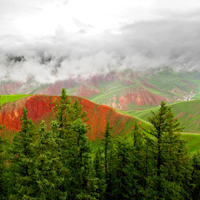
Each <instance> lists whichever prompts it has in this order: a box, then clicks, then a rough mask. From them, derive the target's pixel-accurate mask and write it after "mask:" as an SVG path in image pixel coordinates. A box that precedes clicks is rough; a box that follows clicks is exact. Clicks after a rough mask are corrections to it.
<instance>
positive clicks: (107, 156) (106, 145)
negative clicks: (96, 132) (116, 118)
mask: <svg viewBox="0 0 200 200" xmlns="http://www.w3.org/2000/svg"><path fill="white" fill-rule="evenodd" d="M111 130H112V127H111V126H110V122H109V121H108V122H107V124H106V127H105V132H104V135H103V136H104V138H103V154H104V171H105V181H106V191H105V199H111V196H112V189H111V188H112V182H113V180H112V178H114V177H113V176H112V174H113V167H114V166H112V167H111V165H114V163H115V157H114V148H112V147H113V138H112V136H111ZM112 151H113V152H112Z"/></svg>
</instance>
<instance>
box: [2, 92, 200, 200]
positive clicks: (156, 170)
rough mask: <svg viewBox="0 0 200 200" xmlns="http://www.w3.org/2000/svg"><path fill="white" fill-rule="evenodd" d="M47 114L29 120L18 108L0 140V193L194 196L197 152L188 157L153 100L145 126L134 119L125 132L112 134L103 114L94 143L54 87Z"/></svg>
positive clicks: (89, 197)
mask: <svg viewBox="0 0 200 200" xmlns="http://www.w3.org/2000/svg"><path fill="white" fill-rule="evenodd" d="M53 111H54V116H55V119H54V120H53V121H52V122H51V127H50V128H49V129H48V130H47V128H46V124H45V122H44V121H42V122H41V123H40V125H39V126H38V127H35V125H34V124H33V122H32V120H31V119H29V118H28V116H27V110H26V109H25V108H24V109H23V116H22V118H21V130H20V131H19V132H18V133H17V134H16V135H15V136H14V137H13V140H12V142H11V143H10V142H8V141H7V140H6V139H3V138H1V139H0V199H2V200H3V199H11V200H22V199H23V200H51V199H52V200H54V199H55V200H58V199H59V200H60V199H61V200H65V199H69V200H74V199H81V200H95V199H99V200H125V199H135V200H152V199H156V200H163V199H166V200H168V199H169V200H171V199H176V200H178V199H181V200H188V199H191V200H198V199H200V192H199V191H200V181H199V180H200V153H199V151H197V152H196V153H195V154H194V156H193V157H192V158H191V157H190V156H189V154H188V151H187V147H186V143H187V141H186V140H184V139H183V138H182V137H181V134H180V132H181V131H182V130H183V128H181V127H180V122H179V121H178V119H177V118H174V115H173V113H172V111H171V108H170V107H169V106H167V105H166V104H165V102H161V105H160V109H159V112H158V113H154V112H152V117H149V122H150V123H151V124H152V128H151V129H150V130H144V129H141V127H140V126H139V125H138V124H137V123H135V124H133V129H132V130H131V133H130V134H131V137H129V138H127V137H126V136H124V137H120V136H118V137H114V136H113V135H111V132H112V126H111V125H110V123H109V121H108V122H107V125H106V127H105V131H104V133H103V139H102V140H101V141H100V142H101V144H100V145H99V146H98V147H96V148H95V150H94V147H93V146H92V144H91V142H90V141H88V138H87V137H86V136H85V134H86V133H87V132H88V130H89V126H87V125H86V124H85V122H86V121H87V114H86V113H85V112H84V111H83V110H82V107H81V105H80V104H79V103H78V101H75V102H74V103H72V102H71V100H70V98H69V97H68V95H67V94H66V91H65V89H62V92H61V96H60V99H56V100H55V107H54V110H53Z"/></svg>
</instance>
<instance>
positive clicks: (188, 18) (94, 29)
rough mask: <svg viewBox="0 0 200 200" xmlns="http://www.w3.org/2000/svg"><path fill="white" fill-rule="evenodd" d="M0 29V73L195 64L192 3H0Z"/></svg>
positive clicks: (198, 43)
mask: <svg viewBox="0 0 200 200" xmlns="http://www.w3.org/2000/svg"><path fill="white" fill-rule="evenodd" d="M0 30H1V31H0V71H1V73H0V78H3V77H4V76H10V77H11V78H12V79H14V80H19V79H20V80H24V79H26V77H27V76H29V75H32V76H34V77H35V78H36V80H38V81H40V82H52V81H55V80H57V79H65V78H67V77H68V76H69V74H74V75H79V74H81V75H83V74H84V75H86V76H87V75H91V74H95V73H102V72H109V71H110V70H123V69H126V68H132V69H134V70H136V69H141V68H149V67H158V66H173V67H174V68H175V69H182V68H184V69H187V70H192V69H194V68H195V69H198V68H199V64H200V58H199V55H200V1H199V0H140V1H138V0H0ZM10 55H12V56H24V58H25V61H24V62H18V63H13V62H8V59H7V57H8V56H10ZM49 58H51V59H49ZM45 60H46V61H45ZM47 60H49V61H48V62H47ZM55 74H56V76H55Z"/></svg>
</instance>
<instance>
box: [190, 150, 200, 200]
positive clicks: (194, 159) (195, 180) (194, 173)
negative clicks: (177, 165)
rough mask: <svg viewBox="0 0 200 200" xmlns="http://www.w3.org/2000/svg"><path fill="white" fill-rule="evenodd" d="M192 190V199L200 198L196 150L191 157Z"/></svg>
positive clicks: (198, 160)
mask: <svg viewBox="0 0 200 200" xmlns="http://www.w3.org/2000/svg"><path fill="white" fill-rule="evenodd" d="M192 167H193V169H192V173H191V175H192V179H191V184H192V186H193V187H192V190H191V196H192V200H196V199H200V192H199V191H200V181H199V180H200V152H199V150H197V152H195V154H194V155H193V157H192Z"/></svg>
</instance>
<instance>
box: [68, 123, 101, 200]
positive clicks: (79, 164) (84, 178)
mask: <svg viewBox="0 0 200 200" xmlns="http://www.w3.org/2000/svg"><path fill="white" fill-rule="evenodd" d="M71 130H72V131H71V134H72V137H71V140H70V144H71V146H70V148H69V152H68V153H69V154H68V169H69V175H70V179H69V182H68V184H69V185H68V187H67V188H68V199H88V200H89V199H91V200H92V199H96V198H97V197H98V193H97V189H98V188H97V178H96V177H95V172H94V170H93V169H92V166H91V148H90V144H89V142H88V138H87V137H86V136H85V134H86V133H87V126H86V125H85V124H83V122H82V120H81V119H77V120H76V121H74V122H73V123H71Z"/></svg>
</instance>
